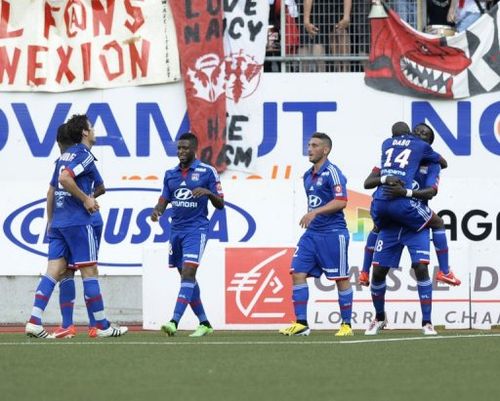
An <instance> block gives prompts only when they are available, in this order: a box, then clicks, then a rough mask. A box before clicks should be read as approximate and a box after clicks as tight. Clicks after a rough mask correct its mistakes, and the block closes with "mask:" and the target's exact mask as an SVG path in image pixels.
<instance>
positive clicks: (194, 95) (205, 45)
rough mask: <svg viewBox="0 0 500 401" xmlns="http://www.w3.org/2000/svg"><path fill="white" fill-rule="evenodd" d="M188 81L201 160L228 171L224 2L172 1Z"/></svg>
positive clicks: (192, 123)
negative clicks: (225, 132)
mask: <svg viewBox="0 0 500 401" xmlns="http://www.w3.org/2000/svg"><path fill="white" fill-rule="evenodd" d="M170 7H171V9H172V14H173V16H174V22H175V28H176V32H177V43H178V48H179V54H180V61H181V74H182V76H183V78H184V85H185V90H186V102H187V109H188V116H189V123H190V129H191V131H192V132H193V133H195V134H196V136H197V137H198V140H199V154H198V157H199V158H200V159H201V160H202V161H204V162H206V163H209V164H211V165H212V166H214V167H215V168H216V169H217V171H219V172H221V171H224V170H225V168H226V160H225V155H224V150H225V149H224V148H225V146H224V145H225V137H224V130H225V126H226V89H225V72H224V71H225V68H224V46H223V29H224V28H223V22H222V20H223V15H224V13H223V7H222V0H183V1H179V0H177V1H172V2H170Z"/></svg>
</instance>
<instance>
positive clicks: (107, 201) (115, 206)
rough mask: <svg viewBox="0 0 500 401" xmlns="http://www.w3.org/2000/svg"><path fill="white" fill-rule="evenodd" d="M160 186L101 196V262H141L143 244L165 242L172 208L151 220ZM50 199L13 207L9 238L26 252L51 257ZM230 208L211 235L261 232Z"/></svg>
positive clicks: (217, 214)
mask: <svg viewBox="0 0 500 401" xmlns="http://www.w3.org/2000/svg"><path fill="white" fill-rule="evenodd" d="M159 192H160V190H159V189H156V188H107V189H106V194H105V195H104V196H103V197H102V200H101V198H99V203H100V205H101V214H102V217H103V220H104V226H103V230H102V240H101V247H100V249H99V265H100V266H106V267H120V268H123V267H125V268H126V267H141V266H142V252H143V248H144V245H152V244H163V243H165V242H167V241H168V240H169V238H170V216H171V213H172V211H171V208H168V209H167V210H166V211H165V213H164V214H163V216H162V217H161V218H160V220H159V222H158V223H154V222H152V221H151V219H150V216H151V211H152V207H149V206H145V205H150V204H151V205H153V204H154V203H155V202H156V199H157V197H158V193H159ZM45 202H46V199H38V200H36V201H33V202H29V203H27V204H25V205H22V206H18V207H16V206H14V208H15V210H14V211H12V212H11V213H10V214H9V215H8V216H7V218H6V219H5V221H4V224H3V232H4V234H5V237H6V238H7V240H8V241H10V242H11V243H12V244H14V245H15V246H16V247H18V248H20V249H22V250H23V251H26V252H30V253H32V254H35V255H39V256H41V257H44V258H46V257H47V243H48V240H47V237H46V233H45V231H46V226H45V224H46V221H47V219H46V216H45ZM225 206H226V207H225V208H224V209H222V210H215V211H214V213H213V214H212V215H211V216H209V218H210V221H209V232H208V239H212V240H218V241H220V242H229V241H231V242H247V241H249V240H250V239H251V238H252V237H253V235H254V234H255V231H256V223H255V220H254V218H253V217H252V216H251V215H250V213H248V212H247V211H246V210H244V209H243V208H241V207H240V206H238V205H235V204H233V203H230V202H225Z"/></svg>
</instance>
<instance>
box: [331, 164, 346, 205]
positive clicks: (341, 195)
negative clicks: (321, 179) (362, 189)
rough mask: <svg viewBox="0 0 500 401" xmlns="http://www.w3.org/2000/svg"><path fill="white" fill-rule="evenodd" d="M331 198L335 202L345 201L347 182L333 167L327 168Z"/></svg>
mask: <svg viewBox="0 0 500 401" xmlns="http://www.w3.org/2000/svg"><path fill="white" fill-rule="evenodd" d="M328 171H329V172H330V179H331V184H332V186H333V196H334V199H335V200H343V201H347V180H346V178H345V177H344V175H343V174H342V172H341V171H340V170H339V169H338V168H337V167H335V166H329V167H328Z"/></svg>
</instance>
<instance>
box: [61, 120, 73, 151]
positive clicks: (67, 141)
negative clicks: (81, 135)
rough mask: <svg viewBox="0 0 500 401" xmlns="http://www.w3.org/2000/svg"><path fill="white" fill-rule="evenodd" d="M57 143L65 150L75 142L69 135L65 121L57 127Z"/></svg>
mask: <svg viewBox="0 0 500 401" xmlns="http://www.w3.org/2000/svg"><path fill="white" fill-rule="evenodd" d="M57 143H58V144H59V146H60V147H61V149H62V150H63V151H64V150H66V149H67V148H69V147H70V146H71V145H73V144H74V142H73V140H72V139H71V138H70V137H69V135H68V129H67V126H66V123H63V124H61V125H60V126H59V128H57Z"/></svg>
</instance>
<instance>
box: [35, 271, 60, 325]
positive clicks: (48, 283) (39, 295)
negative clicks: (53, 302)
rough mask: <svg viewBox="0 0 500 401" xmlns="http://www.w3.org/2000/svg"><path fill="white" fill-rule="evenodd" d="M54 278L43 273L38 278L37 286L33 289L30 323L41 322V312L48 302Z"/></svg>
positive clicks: (54, 283)
mask: <svg viewBox="0 0 500 401" xmlns="http://www.w3.org/2000/svg"><path fill="white" fill-rule="evenodd" d="M56 282H57V281H56V280H55V279H53V278H52V277H50V276H47V275H44V276H42V277H41V278H40V282H39V283H38V287H36V291H35V302H34V303H33V309H32V310H31V316H30V320H29V322H30V323H33V324H38V325H41V324H42V314H43V311H44V310H45V308H46V307H47V304H48V303H49V300H50V296H51V295H52V291H54V287H55V285H56Z"/></svg>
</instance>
